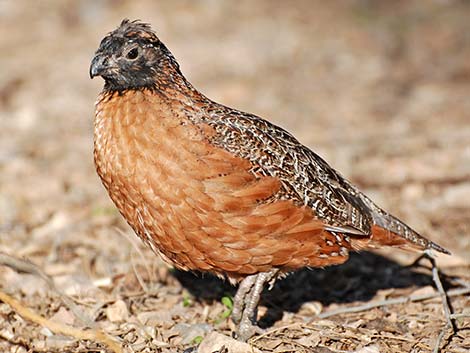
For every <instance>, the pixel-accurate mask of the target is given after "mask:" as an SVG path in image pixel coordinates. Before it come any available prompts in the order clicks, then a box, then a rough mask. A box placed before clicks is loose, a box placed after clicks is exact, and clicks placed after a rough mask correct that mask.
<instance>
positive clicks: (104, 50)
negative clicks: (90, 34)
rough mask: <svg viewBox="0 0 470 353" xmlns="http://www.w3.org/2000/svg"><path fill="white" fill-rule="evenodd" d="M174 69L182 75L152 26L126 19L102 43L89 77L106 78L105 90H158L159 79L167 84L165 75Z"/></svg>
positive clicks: (91, 66)
mask: <svg viewBox="0 0 470 353" xmlns="http://www.w3.org/2000/svg"><path fill="white" fill-rule="evenodd" d="M171 68H173V69H176V70H177V71H178V72H179V67H178V64H177V63H176V61H175V60H174V58H173V56H172V55H171V53H170V52H169V51H168V49H167V48H166V47H165V45H163V43H162V42H161V41H160V40H159V39H158V37H157V35H156V34H155V32H153V31H152V29H151V28H150V25H149V24H146V23H142V22H139V21H129V20H127V19H125V20H124V21H122V23H121V25H120V26H119V27H118V28H117V29H116V30H114V31H112V32H111V33H109V34H108V35H107V36H106V37H104V38H103V40H102V41H101V43H100V46H99V48H98V50H97V51H96V53H95V56H94V57H93V60H92V61H91V65H90V77H91V78H93V77H95V76H101V77H103V79H104V80H105V89H107V90H112V91H124V90H127V89H141V88H155V86H156V84H157V82H156V81H157V80H158V81H162V80H163V82H160V84H162V83H163V84H165V82H164V81H165V78H164V76H163V75H162V73H164V72H165V71H168V70H171ZM169 76H170V77H171V75H169ZM162 77H163V78H162Z"/></svg>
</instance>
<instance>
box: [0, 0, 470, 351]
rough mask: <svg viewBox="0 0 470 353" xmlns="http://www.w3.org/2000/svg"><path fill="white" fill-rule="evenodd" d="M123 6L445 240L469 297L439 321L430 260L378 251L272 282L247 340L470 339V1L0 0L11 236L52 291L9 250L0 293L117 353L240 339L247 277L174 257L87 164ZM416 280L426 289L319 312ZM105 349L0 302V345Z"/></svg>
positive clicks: (224, 85)
mask: <svg viewBox="0 0 470 353" xmlns="http://www.w3.org/2000/svg"><path fill="white" fill-rule="evenodd" d="M125 17H128V18H131V19H136V18H139V19H142V20H144V21H146V22H150V23H152V25H153V27H154V28H155V30H156V31H157V33H158V35H159V37H160V38H161V39H162V40H163V41H164V42H165V43H166V44H167V46H168V47H169V48H170V50H172V52H173V53H174V55H175V56H176V58H177V59H178V61H179V63H180V65H181V67H182V70H183V72H184V73H185V74H186V75H187V77H188V78H189V79H190V81H191V82H193V84H194V85H195V86H196V87H198V88H199V89H200V90H201V91H202V92H204V93H205V94H207V95H208V96H209V97H211V98H213V99H215V100H217V101H220V102H223V103H224V104H226V105H229V106H233V107H236V108H238V109H241V110H244V111H249V112H253V113H256V114H258V115H260V116H263V117H265V118H268V119H269V120H271V121H273V122H275V123H276V124H278V125H281V126H283V127H284V128H286V129H287V130H289V131H291V132H292V133H293V134H294V135H295V136H297V137H298V138H299V139H300V140H301V141H302V142H303V143H304V144H306V145H308V146H309V147H311V148H312V149H313V150H315V151H316V152H317V153H319V154H320V155H321V156H323V157H324V158H325V159H326V160H327V161H329V163H330V164H331V165H332V166H334V167H335V168H336V169H338V170H340V171H341V173H342V174H343V175H345V176H346V177H348V178H349V179H350V180H352V181H353V182H355V183H356V184H357V185H358V186H360V188H361V189H363V191H365V192H366V193H367V194H369V195H370V196H371V197H372V198H373V199H374V200H375V201H376V202H377V203H378V204H379V205H381V206H383V207H385V208H386V209H388V210H390V211H392V212H394V213H395V214H396V215H397V216H399V217H401V218H402V219H404V220H406V221H407V222H408V223H409V224H410V225H412V226H413V227H414V228H416V229H417V230H419V231H420V232H421V233H423V234H425V235H426V236H427V237H429V238H430V239H432V240H433V241H435V242H437V243H439V244H441V245H442V246H444V247H446V248H447V249H449V250H450V251H451V252H452V253H453V255H452V256H444V255H443V256H439V257H438V258H437V262H438V265H439V267H440V269H441V271H442V272H443V273H445V274H446V276H445V279H444V286H445V288H446V289H447V290H448V293H449V295H451V297H450V303H451V308H452V310H453V312H454V313H456V314H457V316H456V318H455V325H456V327H457V329H458V330H457V332H456V333H455V334H453V335H451V334H450V333H449V331H446V330H444V331H442V329H443V328H444V326H445V324H446V320H445V317H444V314H443V307H442V303H441V300H440V298H439V297H438V296H436V295H435V294H436V293H437V292H436V289H435V287H434V284H433V281H432V276H431V272H430V270H429V269H427V268H422V267H421V268H420V267H407V265H409V264H410V263H412V262H413V260H414V259H416V257H417V255H416V254H411V253H406V252H402V251H399V250H394V249H391V250H390V249H384V250H380V252H374V253H372V252H370V253H369V252H364V253H360V254H354V255H353V256H351V259H350V261H349V262H348V263H346V264H345V265H342V266H338V267H331V268H326V269H315V270H303V271H300V272H298V273H295V274H293V275H291V276H290V277H288V278H287V279H285V280H281V281H278V282H277V284H276V286H275V287H274V288H273V290H271V291H266V292H265V293H264V296H263V300H262V303H261V307H260V313H259V314H260V316H261V322H260V323H261V326H262V327H264V328H266V329H267V332H266V334H264V335H262V336H258V337H256V338H254V339H253V340H252V341H251V342H250V344H251V345H252V347H256V348H258V349H260V350H261V351H262V352H293V351H296V352H430V351H432V350H433V349H434V347H435V346H436V342H437V338H438V335H439V334H440V333H441V332H443V333H444V334H443V339H442V342H441V347H442V352H456V353H457V352H458V353H463V352H469V351H470V297H469V294H468V291H467V294H463V293H464V292H465V287H467V288H468V287H469V286H470V2H469V1H457V0H439V1H438V0H429V1H421V0H414V1H411V0H410V1H405V0H403V1H372V0H371V1H366V0H363V1H359V0H356V1H353V0H349V1H328V2H327V1H295V2H294V1H256V2H255V1H248V0H246V1H216V0H211V1H209V0H207V1H189V0H188V1H150V0H146V1H139V2H137V1H124V0H120V1H110V0H109V1H104V0H103V1H94V0H93V1H92V0H84V1H71V0H69V1H58V0H57V1H53V0H50V1H37V2H33V1H27V0H18V1H8V0H4V1H0V252H1V253H4V254H9V255H13V256H15V257H18V258H27V259H29V260H30V261H32V262H34V263H35V264H36V265H37V266H39V268H41V269H42V270H43V271H44V272H45V273H46V274H47V275H48V276H50V277H51V278H52V279H53V281H54V283H55V286H56V288H57V289H58V290H54V289H51V288H50V287H48V285H47V284H46V283H45V282H44V281H43V279H41V278H40V276H38V275H37V274H36V275H35V274H31V273H22V272H21V271H17V270H15V269H12V268H10V267H7V266H0V291H1V292H4V293H8V294H9V295H10V296H12V297H14V298H15V299H17V300H19V301H20V302H21V303H22V305H23V306H25V307H28V308H30V309H31V310H33V311H35V312H36V313H37V314H39V315H41V316H43V317H44V318H48V319H51V320H52V321H55V322H57V323H60V324H61V325H70V326H74V327H76V328H78V329H79V330H82V331H83V332H85V329H86V327H87V326H90V320H91V322H92V323H94V325H95V326H96V327H98V328H101V329H102V330H103V331H104V332H105V333H107V334H108V335H110V336H112V337H114V338H115V339H117V340H119V341H120V342H121V345H122V346H123V347H124V351H125V352H179V351H184V350H185V349H187V348H189V347H193V346H195V345H197V344H198V343H199V342H200V340H201V339H203V338H204V337H206V336H207V335H208V334H209V332H211V331H216V332H219V333H222V334H225V335H226V336H230V333H231V330H232V329H233V324H232V323H231V322H230V320H229V319H227V316H228V313H229V311H230V309H229V306H230V303H229V300H227V298H228V297H230V295H233V294H234V291H235V288H233V287H231V286H230V285H228V284H227V283H223V282H222V281H220V280H217V279H214V278H212V277H211V276H209V275H207V274H205V275H192V274H188V273H182V272H178V271H174V270H172V269H170V268H168V267H167V266H166V265H165V264H164V263H162V261H161V260H160V259H159V258H158V257H156V256H154V255H153V254H152V253H151V252H150V251H149V250H147V249H146V248H144V247H143V246H142V244H140V242H139V241H138V239H137V238H136V237H135V236H134V235H133V234H132V231H131V230H130V229H129V228H128V226H127V225H126V224H125V222H124V221H123V220H122V219H121V218H120V216H119V214H118V213H117V211H116V210H115V208H114V206H113V205H112V204H111V202H110V200H109V199H108V196H107V194H106V193H105V191H104V189H103V187H102V186H101V183H100V181H99V180H98V177H97V176H96V174H95V171H94V167H93V162H92V147H93V146H92V121H93V109H94V101H95V99H96V96H97V94H98V93H99V91H100V90H101V87H102V85H103V82H102V81H101V80H100V79H95V80H93V81H91V80H90V79H89V77H88V69H89V64H90V60H91V58H92V55H93V53H94V51H95V50H96V48H97V46H98V44H99V41H100V40H101V38H102V37H103V36H104V35H105V34H106V33H107V32H108V31H110V30H112V29H114V28H115V27H116V26H117V25H118V24H119V22H120V21H121V20H122V19H123V18H125ZM423 264H426V262H423ZM462 288H463V291H462ZM59 292H61V293H63V296H65V295H67V296H70V297H71V298H72V304H74V305H75V307H77V308H78V309H79V311H80V312H81V313H82V316H84V317H85V319H83V317H82V318H80V317H78V316H80V315H78V316H77V314H75V313H73V312H72V309H71V306H70V305H67V304H66V303H64V299H63V296H62V297H61V295H60V294H59ZM419 296H424V297H426V298H428V299H426V300H423V299H421V300H416V301H413V302H411V301H409V302H406V303H400V304H395V305H386V306H379V307H374V308H370V309H368V310H365V311H359V312H355V313H344V312H343V313H339V314H337V315H332V316H329V317H324V318H319V317H318V316H317V315H318V314H319V313H322V314H324V313H328V312H330V311H332V310H337V309H340V310H341V309H346V308H350V307H354V306H358V305H364V304H371V303H374V302H375V301H378V300H388V299H393V298H402V297H403V298H405V299H406V298H408V299H413V298H414V299H416V297H419ZM87 320H88V324H86V322H87ZM84 322H85V323H84ZM96 327H95V329H96ZM227 339H228V337H227ZM105 348H106V347H105V346H104V345H103V344H102V343H99V342H98V341H97V340H93V339H88V340H87V339H85V340H79V339H76V338H74V337H71V336H67V335H64V334H53V333H52V331H51V330H50V329H48V328H46V327H45V326H44V325H40V324H34V323H31V322H30V321H29V320H28V319H26V318H25V317H24V316H23V315H20V313H19V312H18V310H15V309H13V308H12V307H11V306H10V305H7V304H6V303H2V301H0V351H1V352H16V353H22V352H67V351H69V352H101V351H103V350H104V349H105ZM201 350H202V349H201ZM220 352H223V350H220Z"/></svg>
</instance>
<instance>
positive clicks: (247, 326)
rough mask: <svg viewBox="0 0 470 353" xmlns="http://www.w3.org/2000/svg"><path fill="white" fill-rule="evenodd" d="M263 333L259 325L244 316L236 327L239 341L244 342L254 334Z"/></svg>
mask: <svg viewBox="0 0 470 353" xmlns="http://www.w3.org/2000/svg"><path fill="white" fill-rule="evenodd" d="M263 333H265V330H263V329H262V328H261V327H259V326H258V325H256V323H253V322H252V321H251V320H250V318H249V317H247V316H244V317H243V318H242V320H241V322H240V325H238V329H237V331H236V338H237V339H238V340H240V341H243V342H246V341H248V340H249V339H250V338H251V337H253V336H254V335H262V334H263Z"/></svg>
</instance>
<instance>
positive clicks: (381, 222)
mask: <svg viewBox="0 0 470 353" xmlns="http://www.w3.org/2000/svg"><path fill="white" fill-rule="evenodd" d="M373 219H374V223H375V225H374V226H373V227H372V237H371V238H372V239H374V237H375V239H376V240H379V239H381V240H387V241H389V242H390V245H391V246H399V247H404V248H407V247H411V248H415V249H422V250H424V249H434V250H436V251H439V252H442V253H444V254H449V255H450V252H449V251H448V250H446V249H444V248H443V247H442V246H440V245H438V244H436V243H434V242H432V241H431V240H428V239H426V238H425V237H423V236H422V235H420V234H419V233H418V232H416V231H415V230H414V229H412V228H411V227H409V226H408V225H406V224H405V223H403V222H402V221H400V220H399V219H398V218H396V217H394V216H392V215H390V214H388V213H385V212H384V211H382V212H381V213H379V214H378V215H377V216H375V217H373ZM400 239H402V240H404V241H405V243H406V244H403V245H402V244H400ZM394 243H396V245H395V244H394ZM386 245H389V244H386Z"/></svg>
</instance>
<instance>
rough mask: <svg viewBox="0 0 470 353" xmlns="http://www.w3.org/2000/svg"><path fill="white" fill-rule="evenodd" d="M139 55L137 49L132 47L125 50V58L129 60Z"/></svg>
mask: <svg viewBox="0 0 470 353" xmlns="http://www.w3.org/2000/svg"><path fill="white" fill-rule="evenodd" d="M138 56H139V49H137V48H134V49H131V50H129V51H128V52H127V55H126V58H128V59H129V60H135V59H137V57H138Z"/></svg>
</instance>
